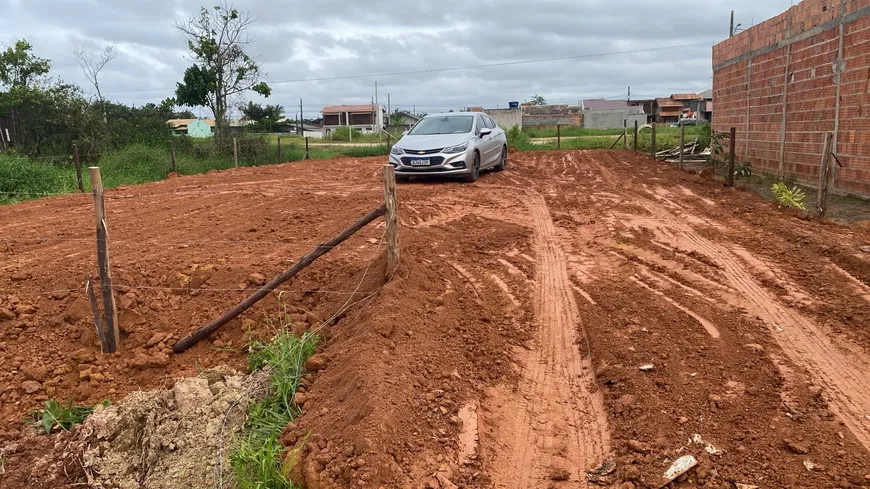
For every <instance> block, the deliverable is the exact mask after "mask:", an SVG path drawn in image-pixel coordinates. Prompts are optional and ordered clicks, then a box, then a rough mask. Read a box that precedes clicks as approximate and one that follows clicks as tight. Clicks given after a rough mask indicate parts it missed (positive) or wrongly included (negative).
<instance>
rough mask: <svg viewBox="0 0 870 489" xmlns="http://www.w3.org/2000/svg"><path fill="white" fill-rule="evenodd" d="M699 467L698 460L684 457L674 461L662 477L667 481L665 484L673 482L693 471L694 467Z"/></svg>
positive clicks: (688, 456)
mask: <svg viewBox="0 0 870 489" xmlns="http://www.w3.org/2000/svg"><path fill="white" fill-rule="evenodd" d="M696 465H698V459H696V458H695V457H693V456H691V455H683V456H682V457H680V458H678V459H676V460H674V463H672V464H671V466H670V467H668V470H666V471H665V473H664V474H662V477H663V478H664V479H665V483H668V482H671V481H673V480H674V479H676V478H677V477H680V476H681V475H683V474H685V473H686V472H688V471H690V470H692V468H693V467H695V466H696Z"/></svg>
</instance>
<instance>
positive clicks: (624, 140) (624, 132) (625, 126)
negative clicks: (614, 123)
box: [622, 119, 628, 149]
mask: <svg viewBox="0 0 870 489" xmlns="http://www.w3.org/2000/svg"><path fill="white" fill-rule="evenodd" d="M622 149H628V120H627V119H623V120H622Z"/></svg>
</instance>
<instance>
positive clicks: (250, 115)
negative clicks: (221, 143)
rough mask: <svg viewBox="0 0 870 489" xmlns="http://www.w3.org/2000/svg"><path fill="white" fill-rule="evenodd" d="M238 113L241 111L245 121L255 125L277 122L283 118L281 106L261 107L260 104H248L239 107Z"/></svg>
mask: <svg viewBox="0 0 870 489" xmlns="http://www.w3.org/2000/svg"><path fill="white" fill-rule="evenodd" d="M239 111H241V113H242V115H243V116H244V117H245V119H248V120H251V121H254V122H256V123H261V122H278V120H279V119H281V118H282V117H284V107H283V106H281V105H267V106H265V107H263V106H262V105H260V104H255V103H254V102H248V105H242V106H241V107H239Z"/></svg>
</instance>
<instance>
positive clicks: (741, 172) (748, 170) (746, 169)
mask: <svg viewBox="0 0 870 489" xmlns="http://www.w3.org/2000/svg"><path fill="white" fill-rule="evenodd" d="M734 176H735V177H742V178H748V177H751V176H752V164H751V163H749V162H748V161H744V162H743V163H739V164H737V165H735V166H734Z"/></svg>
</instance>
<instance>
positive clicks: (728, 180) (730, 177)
mask: <svg viewBox="0 0 870 489" xmlns="http://www.w3.org/2000/svg"><path fill="white" fill-rule="evenodd" d="M736 148H737V128H736V127H732V128H731V141H730V142H729V143H728V151H730V152H731V154H730V155H728V174H727V175H725V186H726V187H733V186H734V159H735V158H736V157H737V154H736V153H737V150H736Z"/></svg>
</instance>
